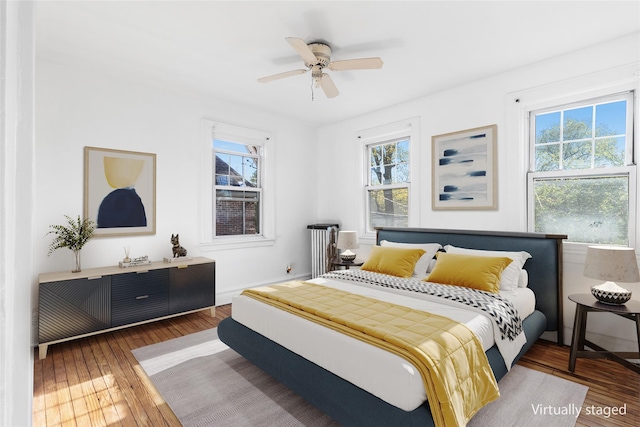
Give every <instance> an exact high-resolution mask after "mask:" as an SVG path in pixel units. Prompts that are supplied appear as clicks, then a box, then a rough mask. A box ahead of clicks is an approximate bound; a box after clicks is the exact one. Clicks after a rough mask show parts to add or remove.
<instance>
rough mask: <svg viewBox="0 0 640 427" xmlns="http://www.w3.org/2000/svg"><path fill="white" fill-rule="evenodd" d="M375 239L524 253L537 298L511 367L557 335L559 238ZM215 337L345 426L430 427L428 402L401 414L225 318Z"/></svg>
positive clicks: (393, 232)
mask: <svg viewBox="0 0 640 427" xmlns="http://www.w3.org/2000/svg"><path fill="white" fill-rule="evenodd" d="M376 234H377V236H376V241H377V243H378V244H379V243H380V241H381V240H388V241H392V242H403V243H440V244H441V245H442V246H445V245H448V244H450V245H453V246H459V247H465V248H472V249H486V250H502V251H526V252H529V253H530V254H531V255H532V258H531V259H529V260H528V261H527V262H526V264H525V266H524V268H525V269H526V270H527V272H528V274H529V288H530V289H531V290H533V292H534V293H535V294H536V310H535V311H534V313H533V314H531V315H530V316H529V317H527V318H526V319H524V320H523V328H524V332H525V335H526V337H527V343H526V344H525V345H524V347H523V348H522V350H521V351H520V353H519V354H518V357H516V359H515V361H514V362H513V363H514V364H515V363H516V361H517V360H519V359H520V357H521V356H522V355H523V354H524V353H525V352H526V351H527V350H529V348H530V347H531V346H532V345H533V343H534V342H535V341H536V340H537V339H538V338H539V337H540V335H542V333H543V332H545V331H556V332H557V340H558V344H562V342H563V339H562V338H563V333H562V329H563V327H562V240H563V239H566V238H567V236H564V235H557V234H554V235H549V234H541V233H517V232H513V233H512V232H492V231H469V230H439V229H424V228H389V227H382V228H378V229H377V230H376ZM218 336H219V337H220V339H221V340H222V341H223V342H224V343H226V344H227V345H228V346H229V347H231V348H233V349H234V350H235V351H237V352H238V353H240V354H241V355H242V356H244V357H245V358H247V359H248V360H250V361H251V362H252V363H254V364H255V365H257V366H258V367H260V368H261V369H263V370H264V371H266V372H267V373H269V374H270V375H272V376H273V377H274V378H276V379H277V380H279V381H280V382H282V383H283V384H285V385H286V386H287V387H289V388H290V389H291V390H293V391H295V392H296V393H298V394H299V395H301V396H302V397H304V398H305V399H306V400H307V401H309V402H310V403H312V404H313V405H315V406H317V407H318V408H320V409H321V410H322V411H324V412H325V413H327V414H328V415H329V416H330V417H332V418H333V419H334V420H336V421H338V422H340V423H341V424H343V425H346V426H389V425H395V426H433V419H432V417H431V411H430V409H429V403H428V402H425V403H424V404H422V405H421V406H419V407H418V408H416V409H414V410H413V411H404V410H402V409H399V408H397V407H395V406H393V405H390V404H388V403H386V402H385V401H383V400H381V399H379V398H377V397H376V396H374V395H372V394H370V393H368V392H366V391H365V390H363V389H361V388H359V387H357V386H355V385H353V384H352V383H350V382H348V381H345V380H343V379H342V378H340V377H338V376H336V375H335V374H333V373H331V372H329V371H327V370H326V369H324V368H321V367H319V366H318V365H316V364H314V363H312V362H310V361H309V360H307V359H305V358H303V357H301V356H299V355H297V354H295V353H293V352H291V351H290V350H288V349H286V348H285V347H282V346H281V345H279V344H277V343H275V342H273V341H271V340H269V339H267V338H265V337H264V336H263V335H260V334H258V333H256V332H254V331H253V330H251V329H249V328H247V327H246V326H244V325H242V324H240V323H238V322H236V321H235V320H233V318H231V317H229V318H227V319H224V320H223V321H222V322H220V324H219V325H218ZM486 353H487V357H488V359H489V364H490V365H491V368H492V370H493V372H494V375H495V377H496V379H497V380H500V378H502V377H503V376H504V375H505V374H506V373H507V368H506V366H505V364H504V361H503V359H502V356H501V355H500V353H499V351H498V349H497V347H496V346H495V345H494V346H493V347H492V348H490V349H489V350H487V352H486Z"/></svg>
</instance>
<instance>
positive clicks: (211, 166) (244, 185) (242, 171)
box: [201, 119, 275, 250]
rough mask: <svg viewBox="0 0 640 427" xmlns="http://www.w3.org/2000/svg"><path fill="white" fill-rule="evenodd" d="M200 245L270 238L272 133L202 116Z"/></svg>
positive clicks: (234, 244) (250, 244)
mask: <svg viewBox="0 0 640 427" xmlns="http://www.w3.org/2000/svg"><path fill="white" fill-rule="evenodd" d="M202 123H203V131H204V135H203V136H204V145H203V150H204V151H203V168H202V169H203V175H202V176H203V180H202V183H203V185H202V198H201V201H202V204H201V208H202V213H203V214H202V216H201V219H202V222H201V224H202V245H201V247H202V248H205V250H208V249H206V248H209V249H210V250H216V249H220V248H243V247H256V246H265V245H272V244H273V243H274V237H273V235H274V233H273V230H274V202H275V200H274V191H273V183H272V181H271V177H273V170H272V168H273V165H272V164H271V162H269V159H270V158H271V157H272V155H273V153H272V151H273V144H272V143H273V138H272V136H271V134H270V133H269V132H263V131H259V130H254V129H250V128H245V127H242V126H235V125H230V124H226V123H220V122H214V121H211V120H208V119H203V120H202Z"/></svg>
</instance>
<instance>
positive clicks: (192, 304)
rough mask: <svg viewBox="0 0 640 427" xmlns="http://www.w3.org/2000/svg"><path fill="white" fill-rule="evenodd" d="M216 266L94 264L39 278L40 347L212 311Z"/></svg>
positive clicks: (196, 261)
mask: <svg viewBox="0 0 640 427" xmlns="http://www.w3.org/2000/svg"><path fill="white" fill-rule="evenodd" d="M215 276H216V264H215V261H214V260H211V259H208V258H201V257H199V258H192V259H188V260H178V261H175V262H164V261H159V262H153V263H151V264H146V265H139V266H135V267H128V268H120V267H118V266H110V267H99V268H89V269H85V270H82V271H80V272H78V273H72V272H56V273H43V274H40V276H39V277H38V282H39V298H38V300H39V307H38V350H39V358H40V359H44V358H45V357H47V349H48V347H49V345H51V344H56V343H60V342H64V341H69V340H72V339H77V338H82V337H86V336H90V335H95V334H100V333H104V332H109V331H113V330H116V329H121V328H126V327H130V326H134V325H139V324H142V323H147V322H153V321H156V320H160V319H167V318H170V317H174V316H180V315H183V314H188V313H193V312H196V311H199V310H204V309H210V310H211V316H215V294H216V292H215V288H216V285H215V283H216V279H215Z"/></svg>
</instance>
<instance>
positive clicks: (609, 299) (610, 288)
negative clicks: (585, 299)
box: [591, 282, 631, 305]
mask: <svg viewBox="0 0 640 427" xmlns="http://www.w3.org/2000/svg"><path fill="white" fill-rule="evenodd" d="M591 294H592V295H593V296H594V297H596V299H597V300H598V301H600V302H602V303H605V304H611V305H621V304H624V303H625V302H627V301H629V300H630V299H631V291H629V290H627V289H625V288H622V287H620V286H618V285H617V284H616V283H614V282H604V283H602V284H600V285H595V286H593V287H592V288H591Z"/></svg>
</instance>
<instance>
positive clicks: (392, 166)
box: [365, 136, 411, 232]
mask: <svg viewBox="0 0 640 427" xmlns="http://www.w3.org/2000/svg"><path fill="white" fill-rule="evenodd" d="M410 145H411V138H410V137H409V136H403V137H400V138H395V139H391V140H386V141H382V142H376V143H372V144H369V145H367V146H366V153H367V156H366V157H367V183H366V187H365V191H366V210H367V226H366V230H367V232H373V231H374V229H375V227H382V226H385V227H387V226H388V227H406V226H408V224H409V192H410V182H411V179H410V178H411V175H410Z"/></svg>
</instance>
